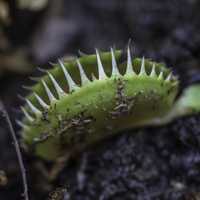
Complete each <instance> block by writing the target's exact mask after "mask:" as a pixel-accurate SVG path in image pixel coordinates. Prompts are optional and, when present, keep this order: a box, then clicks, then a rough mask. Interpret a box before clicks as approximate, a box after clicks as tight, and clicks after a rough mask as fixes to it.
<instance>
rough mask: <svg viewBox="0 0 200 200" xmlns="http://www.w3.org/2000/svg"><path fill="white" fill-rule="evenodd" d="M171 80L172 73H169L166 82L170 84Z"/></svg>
mask: <svg viewBox="0 0 200 200" xmlns="http://www.w3.org/2000/svg"><path fill="white" fill-rule="evenodd" d="M171 80H172V72H170V73H169V75H168V76H167V78H166V80H165V81H167V82H170V81H171Z"/></svg>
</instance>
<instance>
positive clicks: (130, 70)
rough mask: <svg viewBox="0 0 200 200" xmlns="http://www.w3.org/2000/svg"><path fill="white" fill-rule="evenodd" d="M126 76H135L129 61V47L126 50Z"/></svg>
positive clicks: (130, 60)
mask: <svg viewBox="0 0 200 200" xmlns="http://www.w3.org/2000/svg"><path fill="white" fill-rule="evenodd" d="M126 74H134V75H135V72H134V71H133V65H132V59H131V50H130V47H129V46H128V48H127V68H126Z"/></svg>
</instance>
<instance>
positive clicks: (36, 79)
mask: <svg viewBox="0 0 200 200" xmlns="http://www.w3.org/2000/svg"><path fill="white" fill-rule="evenodd" d="M29 79H30V80H31V81H35V82H38V81H39V80H40V78H39V77H33V76H30V77H29Z"/></svg>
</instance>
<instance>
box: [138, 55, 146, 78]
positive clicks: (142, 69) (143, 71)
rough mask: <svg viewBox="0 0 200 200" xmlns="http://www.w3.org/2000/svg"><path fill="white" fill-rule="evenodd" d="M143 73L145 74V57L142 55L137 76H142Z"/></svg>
mask: <svg viewBox="0 0 200 200" xmlns="http://www.w3.org/2000/svg"><path fill="white" fill-rule="evenodd" d="M144 75H147V74H146V70H145V59H144V56H143V58H142V63H141V69H140V73H139V76H144Z"/></svg>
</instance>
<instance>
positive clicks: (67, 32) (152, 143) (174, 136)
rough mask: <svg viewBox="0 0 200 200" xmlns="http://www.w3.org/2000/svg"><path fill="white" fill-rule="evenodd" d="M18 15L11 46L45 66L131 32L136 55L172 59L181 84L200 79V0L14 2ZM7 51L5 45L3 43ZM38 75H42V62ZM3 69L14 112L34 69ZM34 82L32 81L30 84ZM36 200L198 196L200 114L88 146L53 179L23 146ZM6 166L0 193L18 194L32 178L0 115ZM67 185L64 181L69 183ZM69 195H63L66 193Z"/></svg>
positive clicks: (1, 82) (5, 96)
mask: <svg viewBox="0 0 200 200" xmlns="http://www.w3.org/2000/svg"><path fill="white" fill-rule="evenodd" d="M8 2H9V5H10V8H11V16H12V19H13V23H12V24H11V25H9V26H6V27H4V32H5V33H6V35H7V37H8V40H9V41H10V44H11V46H12V51H15V50H16V49H20V48H23V49H25V50H26V53H27V54H28V58H29V61H30V62H31V63H34V64H35V65H40V66H43V67H45V66H46V65H45V64H47V63H48V61H55V59H56V58H57V57H58V56H63V55H66V54H67V55H70V54H74V53H75V54H76V55H77V50H78V49H81V50H83V51H84V52H86V53H92V52H94V47H98V48H101V49H102V50H108V49H109V47H110V46H111V45H113V44H114V45H115V46H116V47H117V48H124V47H125V46H126V45H127V42H128V40H129V39H130V38H132V41H133V43H134V47H135V55H136V56H143V55H144V56H145V57H146V58H152V59H153V60H156V61H161V62H165V63H166V64H167V65H168V66H170V67H172V68H173V70H174V71H175V73H176V74H177V75H179V77H180V80H181V83H182V84H181V90H182V89H183V88H184V87H186V86H187V85H190V84H192V83H195V82H199V81H200V12H199V10H200V2H199V1H198V0H180V1H176V0H165V1H160V0H146V1H145V0H140V1H139V0H127V1H120V0H119V1H117V0H109V1H106V0H101V1H98V0H96V1H81V0H79V1H71V0H66V1H57V0H54V1H51V4H49V5H48V6H47V7H46V8H45V9H43V10H42V11H38V12H36V11H34V12H33V11H28V10H18V9H16V5H15V4H14V3H13V2H14V1H11V0H10V1H8ZM0 53H1V51H0ZM32 74H38V72H36V70H35V71H34V72H33V73H32ZM32 74H24V75H20V74H18V73H14V72H13V73H9V72H7V73H4V75H2V76H1V77H0V89H1V93H0V98H1V99H2V100H3V102H4V103H5V105H6V108H7V110H8V112H9V114H10V116H11V118H12V121H13V124H14V127H15V129H16V131H18V132H19V127H17V125H16V124H15V121H14V120H15V119H20V117H21V113H20V112H18V109H19V107H20V105H22V104H23V102H22V101H21V100H20V99H18V98H17V94H22V95H24V94H26V92H25V91H24V90H22V87H21V85H27V84H30V81H29V80H28V76H30V75H32ZM31 84H32V83H31ZM23 158H24V161H25V165H26V169H27V176H28V182H29V194H30V197H31V200H33V199H35V200H36V199H37V200H40V199H41V200H43V199H47V198H48V196H49V193H50V192H51V191H54V190H56V188H61V189H57V190H56V192H55V193H53V194H52V195H51V196H52V199H53V198H55V196H56V195H57V197H56V198H55V199H56V200H58V199H61V200H68V199H72V200H94V199H99V200H111V199H115V200H119V199H122V200H129V199H130V200H133V199H138V200H155V199H156V200H159V199H163V200H193V199H200V115H197V116H190V117H186V118H183V119H178V120H176V121H174V122H173V123H171V124H169V125H167V126H165V127H160V128H146V129H139V130H132V131H129V132H124V133H122V134H120V135H119V136H117V137H115V138H111V139H110V140H106V141H103V142H101V143H100V144H98V146H96V147H95V148H94V147H93V148H91V149H89V150H87V151H86V152H84V153H82V154H81V155H80V157H79V158H78V159H77V160H76V161H71V162H70V163H68V165H67V166H66V167H65V168H64V169H63V170H62V172H61V173H60V174H59V176H58V177H57V178H56V179H55V180H54V181H52V182H48V181H47V178H46V177H45V175H44V172H43V170H42V169H43V166H45V167H46V168H51V166H52V164H51V163H43V161H41V160H39V159H38V158H35V157H32V156H31V155H27V154H25V153H24V152H23ZM0 170H3V171H5V173H6V174H7V178H8V183H7V185H5V186H0V199H2V200H4V199H5V200H11V199H12V200H15V199H16V200H18V199H23V197H22V196H20V195H21V194H22V192H23V185H22V181H21V175H20V170H19V166H18V163H17V159H16V153H15V150H14V146H13V145H12V139H11V137H10V134H9V130H8V127H7V124H6V122H5V120H4V119H3V118H0ZM63 188H65V189H66V190H65V189H63ZM59 196H60V197H59Z"/></svg>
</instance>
